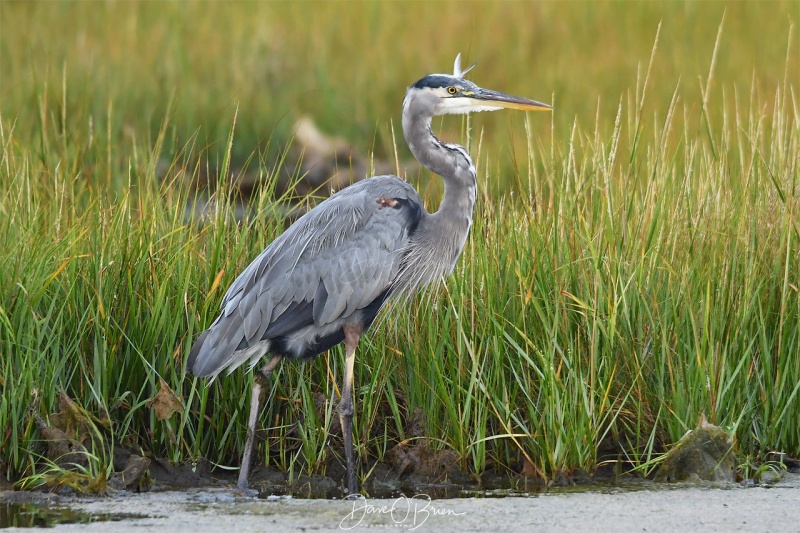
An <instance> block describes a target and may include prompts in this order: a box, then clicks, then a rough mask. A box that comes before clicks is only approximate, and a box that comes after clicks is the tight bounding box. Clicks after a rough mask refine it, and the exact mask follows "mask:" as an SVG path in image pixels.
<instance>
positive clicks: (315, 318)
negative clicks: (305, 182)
mask: <svg viewBox="0 0 800 533" xmlns="http://www.w3.org/2000/svg"><path fill="white" fill-rule="evenodd" d="M381 198H402V199H404V200H407V201H409V202H412V203H413V204H415V207H416V206H419V207H418V208H416V210H412V211H407V210H401V209H395V208H393V207H389V206H386V205H384V204H383V203H381V202H379V200H380V199H381ZM421 205H422V204H421V200H420V199H419V195H418V194H417V193H416V191H415V190H414V188H413V187H411V186H410V185H408V184H407V183H406V182H404V181H402V180H401V179H400V178H397V177H393V176H379V177H376V178H370V179H367V180H363V181H361V182H358V183H357V184H355V185H352V186H350V187H347V188H345V189H343V190H341V191H339V192H338V193H336V194H334V195H333V196H331V197H330V198H328V199H327V200H325V201H324V202H322V203H321V204H319V205H318V206H317V207H316V208H314V209H312V210H311V211H309V212H308V213H307V214H306V215H304V216H303V217H301V218H300V219H298V220H297V222H295V223H294V224H293V225H292V226H291V227H290V228H289V229H287V230H286V231H285V232H284V233H283V234H282V235H281V236H279V237H278V238H277V239H275V241H273V242H272V244H270V245H269V246H267V248H266V249H265V250H264V251H263V252H262V253H261V254H260V255H259V256H258V257H256V258H255V259H254V260H253V262H252V263H250V265H249V266H248V267H247V268H245V270H244V271H243V272H242V273H241V274H240V275H239V277H237V278H236V280H235V281H234V282H233V283H232V284H231V286H230V288H229V289H228V291H227V293H226V294H225V297H224V298H223V301H222V303H221V305H220V308H221V310H222V313H221V315H220V317H219V318H218V319H217V321H216V322H215V323H214V324H213V325H212V327H211V328H209V331H208V334H207V335H204V336H201V337H200V338H199V339H198V342H200V339H202V340H203V342H202V343H201V345H200V346H194V347H193V348H192V353H191V356H190V361H189V365H190V368H191V369H192V371H193V372H194V373H195V374H197V375H201V376H202V375H212V374H213V375H216V374H217V373H219V372H220V371H221V370H222V369H223V368H224V367H225V366H226V363H227V362H229V361H232V360H238V359H237V358H233V356H232V354H233V353H234V352H238V351H242V350H246V349H248V348H251V347H252V346H254V345H256V344H258V343H259V342H262V341H268V340H269V339H273V338H276V337H278V336H282V335H287V334H289V333H291V332H292V331H295V330H297V329H298V328H304V327H309V326H311V325H312V324H313V325H315V326H316V327H318V328H322V327H324V326H326V325H328V324H332V323H333V322H334V321H336V320H340V319H342V318H346V317H348V316H350V315H352V314H353V313H355V312H357V311H358V310H359V309H362V308H364V307H366V306H367V305H369V304H370V303H372V302H373V301H374V300H375V299H376V298H378V296H379V295H380V294H381V293H382V292H383V291H385V290H386V289H387V288H388V287H389V285H390V283H391V281H392V280H393V279H394V277H395V276H396V275H397V272H398V269H399V268H400V264H401V260H402V252H403V249H404V248H405V246H406V244H407V243H408V237H409V233H410V231H411V228H413V227H415V226H416V223H417V222H418V219H417V220H410V219H409V216H408V213H409V212H413V213H416V216H419V213H420V210H421ZM248 353H250V352H248Z"/></svg>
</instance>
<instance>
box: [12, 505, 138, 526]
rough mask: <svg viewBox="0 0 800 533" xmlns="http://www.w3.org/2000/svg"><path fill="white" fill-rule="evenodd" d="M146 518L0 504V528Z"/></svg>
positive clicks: (62, 508)
mask: <svg viewBox="0 0 800 533" xmlns="http://www.w3.org/2000/svg"><path fill="white" fill-rule="evenodd" d="M147 517H148V516H147V515H143V514H137V513H87V512H83V511H79V510H75V509H70V508H68V507H60V506H59V507H54V506H51V505H48V504H37V503H9V502H0V528H9V527H54V526H56V525H59V524H88V523H91V522H119V521H122V520H135V519H139V518H147Z"/></svg>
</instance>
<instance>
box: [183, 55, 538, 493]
mask: <svg viewBox="0 0 800 533" xmlns="http://www.w3.org/2000/svg"><path fill="white" fill-rule="evenodd" d="M474 66H475V65H473V66H471V67H469V68H467V69H466V70H461V54H459V55H458V57H456V60H455V65H454V70H453V74H452V75H449V74H431V75H429V76H425V77H424V78H422V79H420V80H419V81H417V82H416V83H415V84H414V85H412V86H411V87H409V88H408V90H407V91H406V96H405V99H404V100H403V134H404V135H405V138H406V142H407V143H408V147H409V148H410V149H411V152H412V153H413V154H414V157H416V158H417V159H418V160H419V161H420V163H422V164H423V165H424V166H425V167H427V168H428V169H429V170H431V171H432V172H435V173H436V174H439V175H440V176H441V177H442V179H443V180H444V198H443V200H442V202H441V205H440V206H439V210H438V211H436V212H435V213H428V212H427V211H426V210H425V208H424V207H423V205H422V200H421V199H420V197H419V194H417V191H416V190H415V189H414V188H413V187H412V186H411V185H409V184H408V183H406V182H405V181H403V180H402V179H400V178H399V177H397V176H374V177H372V178H369V179H365V180H363V181H360V182H358V183H355V184H353V185H350V186H349V187H346V188H344V189H342V190H340V191H338V192H337V193H335V194H333V195H332V196H331V197H330V198H328V199H327V200H325V201H323V202H321V203H320V204H319V205H318V206H316V207H315V208H314V209H312V210H311V211H309V212H308V213H306V214H305V215H303V216H302V217H301V218H299V219H298V220H297V221H296V222H295V223H294V224H292V226H291V227H289V229H287V230H286V231H285V232H284V233H283V234H282V235H281V236H279V237H278V238H277V239H275V240H274V241H273V242H272V244H270V245H269V246H267V248H266V249H265V250H264V251H263V252H261V254H260V255H259V256H258V257H256V258H255V260H254V261H253V262H252V263H250V265H249V266H248V267H247V268H246V269H245V270H244V271H243V272H242V273H241V274H240V275H239V277H238V278H236V281H234V282H233V285H231V287H230V289H228V292H227V293H226V294H225V298H224V299H223V300H222V305H221V306H220V309H221V310H222V312H221V313H220V315H219V317H217V319H216V320H215V321H214V323H213V324H211V327H209V328H208V329H207V330H206V331H204V332H203V333H201V334H200V336H199V337H198V338H197V340H196V341H195V343H194V346H192V349H191V353H190V354H189V360H188V362H187V370H190V371H191V372H192V373H194V374H195V375H196V376H201V377H202V376H212V378H216V376H217V375H218V374H219V373H220V372H221V371H222V370H224V369H227V370H228V372H229V373H230V372H231V371H233V370H234V369H235V368H237V367H239V366H240V365H242V364H243V363H245V362H248V363H249V364H250V368H251V369H252V367H253V366H255V364H256V363H257V362H258V361H259V360H260V359H261V358H262V357H263V356H265V355H267V354H271V355H272V358H271V359H270V360H269V361H268V362H267V364H266V365H264V367H263V368H262V369H261V370H260V372H259V373H260V376H256V379H255V382H254V384H253V392H252V398H251V403H250V416H249V420H248V427H247V439H246V441H245V450H244V454H243V457H242V466H241V469H240V471H239V481H238V483H237V486H238V487H239V488H240V489H241V490H246V489H247V478H248V472H249V469H250V462H251V454H252V450H253V441H254V435H255V428H256V421H257V419H258V412H259V402H260V396H261V389H262V387H263V385H264V384H266V383H267V382H268V380H269V376H270V374H271V373H272V371H273V370H274V369H275V367H276V366H277V365H278V363H279V362H280V361H281V359H283V358H288V359H300V360H305V359H311V358H313V357H316V356H317V355H319V354H320V353H322V352H324V351H325V350H327V349H329V348H331V347H333V346H336V345H337V344H339V343H340V342H342V341H344V344H345V353H346V359H345V362H346V365H345V372H344V386H343V387H342V399H341V401H340V403H339V419H340V421H341V426H342V435H343V438H344V447H345V461H346V463H347V492H348V494H349V495H354V494H355V491H356V476H355V464H354V459H353V435H352V423H353V398H352V386H353V362H354V361H355V352H356V346H357V344H358V340H359V338H360V337H361V335H362V334H363V333H364V331H366V330H367V328H369V326H370V324H372V321H373V320H374V319H375V316H376V315H377V314H378V311H379V310H380V309H381V307H382V306H383V304H384V303H385V302H386V301H387V299H389V298H397V297H398V296H401V295H409V294H412V293H414V292H415V291H417V290H419V289H421V288H422V287H424V286H426V285H429V284H430V283H431V282H433V281H436V280H439V279H442V278H444V277H445V276H447V275H449V274H450V273H451V272H452V270H453V268H454V266H455V264H456V260H457V259H458V256H459V255H461V250H462V249H463V248H464V243H465V242H466V240H467V235H468V233H469V229H470V226H471V225H472V213H473V209H474V206H475V197H476V193H477V177H476V172H475V165H474V164H473V163H472V159H470V157H469V154H468V153H467V151H466V150H465V149H464V148H463V147H461V146H458V145H456V144H450V143H444V142H442V141H440V140H439V139H437V138H436V136H434V134H433V131H431V118H432V117H433V116H436V115H446V114H466V113H470V112H473V111H496V110H498V109H502V108H514V109H523V110H531V111H536V110H547V109H552V108H551V106H549V105H547V104H543V103H541V102H536V101H534V100H528V99H526V98H520V97H517V96H511V95H508V94H503V93H499V92H495V91H490V90H487V89H482V88H480V87H478V86H477V85H475V84H474V83H472V82H471V81H468V80H465V79H464V75H465V74H466V73H467V72H469V71H470V70H471V69H472V67H474ZM259 378H260V379H259Z"/></svg>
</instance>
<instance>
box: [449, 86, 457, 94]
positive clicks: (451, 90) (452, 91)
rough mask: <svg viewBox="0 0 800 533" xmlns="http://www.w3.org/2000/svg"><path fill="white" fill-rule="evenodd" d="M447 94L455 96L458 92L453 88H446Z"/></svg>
mask: <svg viewBox="0 0 800 533" xmlns="http://www.w3.org/2000/svg"><path fill="white" fill-rule="evenodd" d="M447 92H449V93H450V94H456V93H457V92H458V89H456V88H455V87H448V88H447Z"/></svg>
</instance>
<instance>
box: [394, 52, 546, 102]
mask: <svg viewBox="0 0 800 533" xmlns="http://www.w3.org/2000/svg"><path fill="white" fill-rule="evenodd" d="M474 66H475V65H472V66H470V67H469V68H467V69H465V70H461V54H458V56H456V61H455V65H453V74H452V75H451V74H429V75H428V76H425V77H424V78H422V79H421V80H419V81H418V82H417V83H415V84H414V85H412V86H411V87H409V88H408V91H407V92H406V98H405V103H404V108H405V107H407V106H409V105H410V104H411V103H412V102H413V103H414V104H415V105H420V106H424V107H425V108H427V111H428V112H429V113H430V114H431V115H447V114H459V115H461V114H466V113H474V112H478V111H497V110H499V109H507V108H510V109H522V110H525V111H549V110H551V109H553V107H552V106H550V105H547V104H543V103H542V102H537V101H535V100H529V99H527V98H521V97H519V96H512V95H510V94H505V93H501V92H497V91H491V90H489V89H483V88H481V87H478V86H477V85H475V84H474V83H472V82H471V81H469V80H466V79H464V75H465V74H466V73H467V72H469V71H470V70H472V68H473V67H474Z"/></svg>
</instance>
